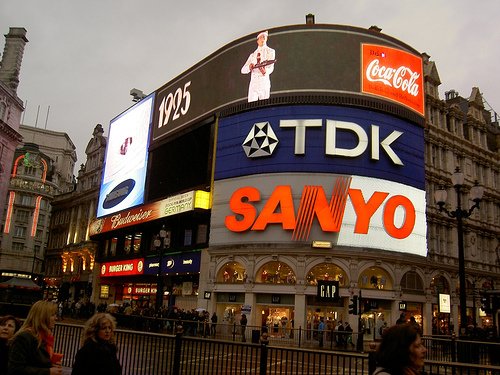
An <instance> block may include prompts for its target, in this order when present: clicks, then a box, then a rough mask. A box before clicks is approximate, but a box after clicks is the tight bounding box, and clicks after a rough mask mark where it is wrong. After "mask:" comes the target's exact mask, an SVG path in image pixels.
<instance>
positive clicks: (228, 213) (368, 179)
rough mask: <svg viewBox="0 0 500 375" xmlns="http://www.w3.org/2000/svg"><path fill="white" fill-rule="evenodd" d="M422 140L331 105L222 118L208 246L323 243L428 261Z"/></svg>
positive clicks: (412, 131) (379, 117) (385, 118)
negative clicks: (371, 249)
mask: <svg viewBox="0 0 500 375" xmlns="http://www.w3.org/2000/svg"><path fill="white" fill-rule="evenodd" d="M423 136H424V134H423V128H421V127H420V126H416V125H415V124H412V123H409V122H407V121H404V120H401V119H399V118H396V117H394V116H390V115H386V114H382V113H378V112H374V111H370V110H362V109H356V108H346V107H337V106H288V107H287V106H282V107H274V108H269V109H261V110H256V111H252V112H245V113H242V114H240V115H235V116H230V117H227V118H224V119H221V120H220V121H219V130H218V139H217V153H216V169H215V185H214V202H213V209H212V223H211V225H212V226H211V232H210V233H211V238H210V242H211V244H213V245H230V244H237V243H242V242H253V243H268V242H275V243H289V242H291V241H302V242H312V241H329V242H331V243H332V244H333V246H334V247H335V246H351V247H365V248H376V249H384V250H389V251H397V252H406V253H410V254H416V255H422V256H425V255H426V253H427V244H426V218H425V209H426V204H425V175H424V160H423V155H424V139H423Z"/></svg>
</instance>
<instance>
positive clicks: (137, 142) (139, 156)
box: [97, 95, 154, 217]
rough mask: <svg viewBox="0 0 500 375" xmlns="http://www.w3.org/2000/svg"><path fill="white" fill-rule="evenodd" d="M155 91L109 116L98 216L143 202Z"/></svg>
mask: <svg viewBox="0 0 500 375" xmlns="http://www.w3.org/2000/svg"><path fill="white" fill-rule="evenodd" d="M153 98H154V95H150V96H148V97H146V98H144V99H143V100H141V101H140V102H139V103H137V104H136V105H134V106H133V107H131V108H130V109H128V110H127V111H125V112H124V113H122V114H121V115H119V116H118V117H116V118H114V119H113V120H111V122H110V124H109V135H108V144H107V147H106V158H105V162H104V168H103V175H102V181H101V189H100V192H99V204H98V206H97V217H102V216H105V215H109V214H112V213H114V212H118V211H121V210H125V209H127V208H130V207H133V206H137V205H139V204H141V203H143V202H144V184H145V181H146V169H147V164H148V146H149V134H150V133H149V131H150V128H151V119H152V110H153Z"/></svg>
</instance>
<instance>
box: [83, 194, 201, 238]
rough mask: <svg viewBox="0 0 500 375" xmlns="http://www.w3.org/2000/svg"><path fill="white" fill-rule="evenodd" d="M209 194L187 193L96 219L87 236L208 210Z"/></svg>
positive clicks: (91, 224)
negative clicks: (199, 210)
mask: <svg viewBox="0 0 500 375" xmlns="http://www.w3.org/2000/svg"><path fill="white" fill-rule="evenodd" d="M209 195H210V193H209V192H206V191H202V190H196V191H189V192H187V193H182V194H178V195H175V196H173V197H168V198H165V199H163V200H161V201H158V202H153V203H149V204H145V205H143V206H140V207H136V208H133V209H130V210H128V211H122V212H118V213H116V214H114V215H111V216H106V217H102V218H97V219H95V220H94V221H93V222H91V223H90V225H89V235H90V236H94V235H97V234H101V233H105V232H109V231H112V230H117V229H121V228H126V227H129V226H132V225H137V224H142V223H145V222H148V221H152V220H156V219H160V218H162V217H167V216H172V215H176V214H181V213H183V212H188V211H192V210H194V209H195V208H199V209H205V210H208V209H209V208H210V196H209Z"/></svg>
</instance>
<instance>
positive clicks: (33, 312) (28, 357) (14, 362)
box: [0, 301, 122, 375]
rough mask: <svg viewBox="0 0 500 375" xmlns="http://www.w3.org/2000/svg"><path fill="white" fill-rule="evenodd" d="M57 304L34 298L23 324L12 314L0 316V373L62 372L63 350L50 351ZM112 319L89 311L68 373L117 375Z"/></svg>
mask: <svg viewBox="0 0 500 375" xmlns="http://www.w3.org/2000/svg"><path fill="white" fill-rule="evenodd" d="M58 315H59V306H58V304H56V303H54V302H50V301H38V302H35V303H34V304H33V306H32V307H31V309H30V311H29V313H28V316H27V317H26V319H25V320H24V322H23V324H22V325H21V324H20V321H19V320H18V319H17V318H15V317H14V316H5V317H2V318H0V374H5V375H62V371H63V369H62V359H63V356H64V354H63V353H57V352H55V351H54V343H55V337H54V335H53V329H54V327H55V324H56V321H57V319H58ZM115 328H116V321H115V319H114V317H113V316H111V315H110V314H107V313H97V314H95V315H93V316H92V317H91V318H90V319H89V320H88V321H87V323H86V324H85V327H84V329H83V334H82V340H81V347H80V349H79V350H78V352H77V354H76V356H75V359H74V362H73V366H72V375H83V374H93V375H104V374H106V375H120V374H121V373H122V369H121V365H120V363H119V361H118V357H117V348H116V345H115V342H114V331H115Z"/></svg>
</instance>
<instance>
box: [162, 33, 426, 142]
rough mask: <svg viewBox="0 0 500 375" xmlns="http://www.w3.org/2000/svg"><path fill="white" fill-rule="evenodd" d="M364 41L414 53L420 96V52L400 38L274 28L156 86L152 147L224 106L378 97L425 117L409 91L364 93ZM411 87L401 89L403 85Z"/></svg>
mask: <svg viewBox="0 0 500 375" xmlns="http://www.w3.org/2000/svg"><path fill="white" fill-rule="evenodd" d="M363 44H366V45H373V46H374V47H373V48H375V46H379V47H382V46H388V47H391V48H392V49H391V51H396V50H401V51H404V52H405V54H406V55H408V56H409V55H412V56H413V59H414V60H415V64H414V65H412V66H411V69H412V72H413V73H414V74H415V76H412V78H411V79H412V81H411V82H412V85H411V90H410V91H411V95H413V94H415V93H416V94H417V96H419V95H422V92H423V86H421V83H422V77H423V75H422V64H421V58H420V56H419V53H418V52H417V51H415V50H413V49H411V48H410V47H409V46H407V45H405V44H404V43H402V42H400V41H398V40H396V39H394V38H391V37H389V36H386V35H384V34H381V33H373V32H370V31H368V30H366V29H361V28H355V27H349V26H339V25H315V26H314V28H304V27H298V26H288V27H282V28H275V29H269V30H268V31H266V32H256V33H254V34H251V35H248V36H246V37H244V38H241V39H238V40H236V41H234V42H232V43H230V44H228V45H226V46H224V47H222V48H221V49H219V50H218V51H216V52H215V53H213V54H212V55H210V56H208V57H207V58H206V59H204V60H202V61H201V62H200V63H198V64H197V65H195V66H194V67H192V68H191V69H189V70H188V71H187V72H186V73H184V74H182V75H181V76H179V77H177V78H175V79H174V80H172V81H171V82H169V83H167V84H166V85H164V86H163V87H161V88H160V89H158V90H157V91H156V101H155V109H154V120H153V137H152V139H153V142H155V141H157V140H160V139H161V138H163V137H164V136H166V135H168V134H170V133H172V132H174V131H177V130H179V129H181V128H182V127H184V126H186V125H189V124H192V123H194V122H196V121H199V120H201V119H203V118H204V117H208V116H210V115H212V114H213V113H214V112H215V111H218V110H221V109H223V108H225V107H228V106H233V105H239V104H243V103H253V104H255V105H259V104H261V103H266V100H268V99H273V98H276V97H280V96H287V97H290V96H293V95H312V94H315V93H316V94H320V95H322V96H327V95H332V94H339V95H342V96H345V95H347V94H351V95H358V96H360V97H361V96H365V97H366V96H372V95H375V96H376V97H378V98H380V99H382V100H385V99H388V100H390V101H393V102H394V101H395V102H396V103H399V104H401V105H404V106H406V107H408V108H411V109H412V110H413V111H416V112H417V113H418V114H420V115H421V116H423V108H422V107H420V106H419V107H415V106H414V105H410V104H411V103H410V102H412V101H413V100H409V98H408V97H407V95H406V94H404V92H407V91H408V90H406V91H405V90H403V91H402V92H401V98H400V96H399V95H397V94H391V95H380V93H379V92H378V91H377V90H376V89H372V90H370V89H367V90H366V91H364V93H363V92H362V90H361V79H362V77H364V76H365V74H364V72H363V74H362V72H361V69H362V55H363V51H362V45H363ZM363 61H365V60H363ZM397 61H398V60H396V62H397ZM418 61H420V64H418ZM379 72H380V69H379ZM400 73H401V72H400ZM416 75H419V77H418V78H419V79H420V80H417V76H416ZM399 77H401V79H402V80H403V81H404V80H405V79H406V76H403V75H402V74H399V75H398V78H399ZM406 85H407V84H403V83H401V84H399V83H398V84H397V86H399V87H402V86H404V87H406ZM422 105H423V103H422Z"/></svg>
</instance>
